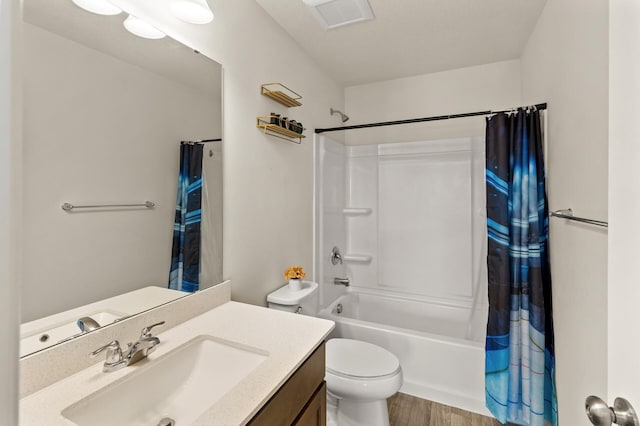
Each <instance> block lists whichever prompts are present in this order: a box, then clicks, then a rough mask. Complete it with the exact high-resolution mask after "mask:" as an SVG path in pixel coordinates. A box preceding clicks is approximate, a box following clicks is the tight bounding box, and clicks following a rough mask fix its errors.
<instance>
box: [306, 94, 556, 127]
mask: <svg viewBox="0 0 640 426" xmlns="http://www.w3.org/2000/svg"><path fill="white" fill-rule="evenodd" d="M534 107H535V108H536V109H539V110H543V109H547V103H546V102H545V103H542V104H537V105H534ZM521 108H523V107H521ZM517 109H518V108H511V109H505V110H500V111H478V112H467V113H464V114H451V115H438V116H435V117H423V118H410V119H408V120H398V121H383V122H381V123H369V124H355V125H353V126H342V127H331V128H328V129H316V130H315V132H316V133H325V132H335V131H338V130H352V129H365V128H367V127H382V126H395V125H397V124H411V123H423V122H426V121H440V120H450V119H452V118H464V117H475V116H478V115H491V114H497V113H499V112H509V111H515V110H517Z"/></svg>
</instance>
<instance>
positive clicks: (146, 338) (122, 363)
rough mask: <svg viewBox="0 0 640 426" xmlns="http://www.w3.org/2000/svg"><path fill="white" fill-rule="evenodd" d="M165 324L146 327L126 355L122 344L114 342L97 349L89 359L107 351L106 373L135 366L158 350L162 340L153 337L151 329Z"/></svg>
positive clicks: (129, 346) (104, 367) (103, 369)
mask: <svg viewBox="0 0 640 426" xmlns="http://www.w3.org/2000/svg"><path fill="white" fill-rule="evenodd" d="M162 324H164V321H162V322H159V323H157V324H153V325H150V326H148V327H145V328H143V329H142V331H141V332H140V338H139V339H138V341H137V342H135V343H129V344H128V345H127V352H126V354H125V353H123V351H122V348H121V347H120V342H118V341H117V340H113V341H112V342H110V343H108V344H106V345H104V346H102V347H100V348H98V349H96V350H95V351H93V352H91V353H90V354H89V358H95V357H96V356H98V355H99V354H100V353H101V352H102V351H104V350H106V351H107V356H106V358H105V361H104V365H103V367H102V371H104V372H105V373H111V372H112V371H117V370H120V369H121V368H123V367H126V366H128V365H132V364H135V363H136V362H138V361H140V360H141V359H143V358H146V357H147V355H149V354H150V353H151V352H153V351H154V350H156V346H158V345H159V344H160V339H158V338H157V337H155V336H153V335H151V329H152V328H154V327H157V326H159V325H162Z"/></svg>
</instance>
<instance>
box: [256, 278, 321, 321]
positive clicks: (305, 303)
mask: <svg viewBox="0 0 640 426" xmlns="http://www.w3.org/2000/svg"><path fill="white" fill-rule="evenodd" d="M267 303H268V305H269V308H271V309H278V310H280V311H287V312H295V313H299V314H303V315H309V316H316V315H317V314H318V283H315V282H312V281H302V288H301V289H300V290H291V289H290V288H289V284H285V285H284V286H282V287H280V288H279V289H277V290H276V291H274V292H272V293H269V295H268V296H267Z"/></svg>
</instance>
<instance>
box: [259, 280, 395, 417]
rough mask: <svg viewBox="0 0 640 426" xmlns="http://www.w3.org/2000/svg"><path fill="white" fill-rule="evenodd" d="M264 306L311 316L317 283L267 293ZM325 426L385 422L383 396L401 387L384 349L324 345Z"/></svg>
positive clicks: (339, 342) (350, 343)
mask: <svg viewBox="0 0 640 426" xmlns="http://www.w3.org/2000/svg"><path fill="white" fill-rule="evenodd" d="M267 302H268V305H269V308H272V309H278V310H282V311H288V312H294V313H299V314H303V315H310V316H316V315H317V313H318V284H317V283H314V282H311V281H303V282H302V288H301V289H300V290H297V291H294V290H291V289H290V288H289V286H288V285H285V286H284V287H281V288H279V289H278V290H276V291H274V292H273V293H270V294H269V295H268V296H267ZM325 380H326V382H327V425H334V426H389V413H388V411H387V401H386V400H387V398H389V397H390V396H392V395H393V394H395V393H396V392H398V390H400V386H402V368H401V367H400V361H399V360H398V358H397V357H396V356H395V355H394V354H392V353H391V352H389V351H388V350H386V349H384V348H381V347H380V346H376V345H374V344H371V343H368V342H363V341H361V340H354V339H344V338H334V339H329V340H328V341H327V343H326V372H325Z"/></svg>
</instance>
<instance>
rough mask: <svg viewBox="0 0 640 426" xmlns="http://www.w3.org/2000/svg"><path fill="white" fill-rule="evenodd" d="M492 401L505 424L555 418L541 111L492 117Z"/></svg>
mask: <svg viewBox="0 0 640 426" xmlns="http://www.w3.org/2000/svg"><path fill="white" fill-rule="evenodd" d="M486 156H487V159H486V189H487V228H488V229H487V230H488V240H487V241H488V251H487V268H488V281H489V320H488V324H487V340H486V348H485V350H486V357H485V386H486V405H487V407H488V408H489V410H490V411H491V412H492V413H493V414H494V416H495V417H496V418H497V419H498V420H499V421H500V422H502V423H506V422H507V421H508V422H512V423H516V424H522V425H557V424H558V412H557V399H556V387H555V356H554V342H553V320H552V310H551V273H550V268H549V257H548V235H549V231H548V207H547V197H546V192H545V171H544V161H543V153H542V130H541V123H540V112H539V111H537V110H535V109H519V110H518V111H517V113H513V114H505V113H499V114H496V115H494V116H493V117H489V118H487V130H486Z"/></svg>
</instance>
